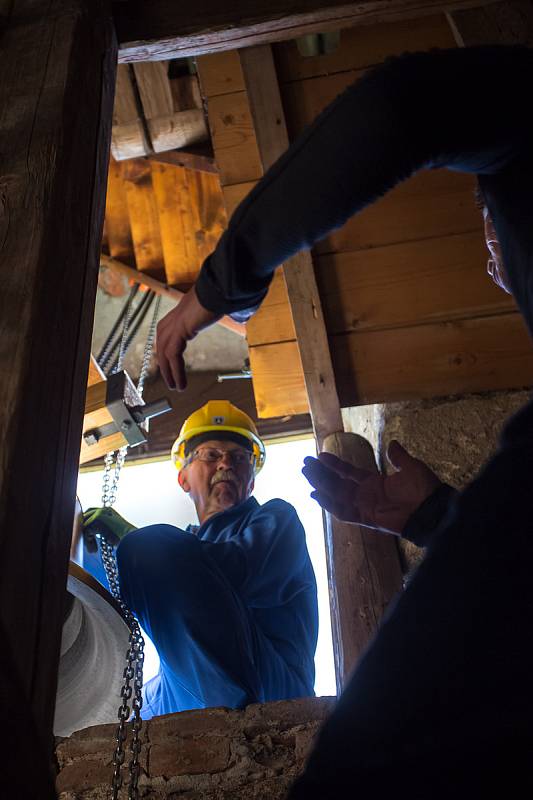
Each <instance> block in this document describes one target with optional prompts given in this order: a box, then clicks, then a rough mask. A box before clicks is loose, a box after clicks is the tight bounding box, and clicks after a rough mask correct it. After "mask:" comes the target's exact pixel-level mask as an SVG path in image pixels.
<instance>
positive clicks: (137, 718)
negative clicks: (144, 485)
mask: <svg viewBox="0 0 533 800" xmlns="http://www.w3.org/2000/svg"><path fill="white" fill-rule="evenodd" d="M131 301H132V295H130V300H129V303H128V308H127V311H126V315H125V318H124V328H123V330H122V339H121V344H120V352H119V357H118V362H117V366H116V369H115V372H117V371H118V370H120V369H122V362H123V360H124V352H125V342H126V339H127V334H128V327H129V322H130V319H131V310H132V302H131ZM160 304H161V297H160V296H158V297H157V299H156V304H155V309H154V314H153V316H152V322H151V323H150V329H149V331H148V336H147V338H146V344H145V347H144V354H143V361H142V366H141V371H140V374H139V382H138V385H137V391H138V393H139V395H140V396H141V397H142V395H143V390H144V382H145V380H146V376H147V374H148V368H149V365H150V358H151V355H152V349H153V345H154V339H155V331H156V325H157V317H158V314H159V306H160ZM127 451H128V447H127V445H126V446H125V447H121V448H120V450H117V451H116V453H114V452H113V453H108V454H107V455H106V457H105V459H104V476H103V481H102V506H103V507H104V508H111V507H112V506H113V505H114V503H115V500H116V497H117V491H118V482H119V478H120V473H121V470H122V467H123V466H124V461H125V459H126V453H127ZM98 540H99V544H100V553H101V557H102V564H103V566H104V570H105V574H106V578H107V582H108V584H109V588H110V590H111V594H112V595H113V597H114V598H115V599H116V601H117V602H118V604H119V606H120V610H121V612H122V616H123V618H124V620H125V621H126V624H127V625H128V628H129V630H130V636H129V647H128V650H127V653H126V666H125V668H124V672H123V678H124V683H123V685H122V688H121V690H120V697H121V698H122V702H121V704H120V706H119V709H118V720H119V723H118V726H117V730H116V733H115V742H116V745H115V750H114V753H113V778H112V782H111V790H112V791H111V798H112V800H118V796H119V792H120V789H121V787H122V783H123V776H122V766H123V764H124V761H125V757H126V756H125V743H126V739H127V735H128V734H127V722H128V720H129V719H130V716H131V713H132V712H133V719H132V723H131V731H132V733H131V745H130V752H131V759H130V763H129V774H130V779H129V786H128V800H138V797H139V787H138V784H139V776H140V772H141V765H140V754H141V749H142V741H141V730H142V719H141V708H142V704H143V697H142V686H143V667H144V639H143V635H142V633H141V628H140V625H139V623H138V622H137V620H136V619H135V617H134V615H133V614H132V612H131V611H130V610H129V608H128V607H127V605H126V604H125V602H124V600H123V599H122V596H121V593H120V583H119V577H118V569H117V560H116V556H115V550H114V548H113V546H112V545H111V544H110V543H109V542H108V541H107V539H106V538H105V537H104V536H102V535H99V536H98ZM132 682H133V683H132ZM130 702H131V706H130Z"/></svg>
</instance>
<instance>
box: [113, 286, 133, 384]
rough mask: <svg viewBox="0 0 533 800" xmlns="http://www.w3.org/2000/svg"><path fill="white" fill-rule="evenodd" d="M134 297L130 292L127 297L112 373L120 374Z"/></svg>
mask: <svg viewBox="0 0 533 800" xmlns="http://www.w3.org/2000/svg"><path fill="white" fill-rule="evenodd" d="M134 296H135V292H134V291H133V290H132V291H131V292H130V296H129V297H128V306H127V308H126V314H125V316H124V326H123V328H122V337H121V339H120V349H119V351H118V359H117V364H116V366H115V369H114V370H113V373H115V372H120V370H121V369H122V363H123V361H124V356H125V355H126V341H127V339H128V330H129V327H130V321H131V313H132V310H133V298H134Z"/></svg>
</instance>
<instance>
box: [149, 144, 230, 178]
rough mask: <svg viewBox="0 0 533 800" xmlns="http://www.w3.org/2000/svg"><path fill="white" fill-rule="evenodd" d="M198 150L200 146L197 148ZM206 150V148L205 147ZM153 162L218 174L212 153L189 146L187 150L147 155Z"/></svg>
mask: <svg viewBox="0 0 533 800" xmlns="http://www.w3.org/2000/svg"><path fill="white" fill-rule="evenodd" d="M198 149H199V150H200V148H198ZM206 150H207V148H206ZM149 159H150V161H151V162H152V163H153V164H171V165H172V166H174V167H184V168H185V169H193V170H194V171H195V172H209V173H210V174H212V175H218V167H217V165H216V163H215V158H214V156H213V155H212V154H210V155H207V154H206V155H204V154H203V153H202V152H196V151H195V150H192V149H191V148H187V150H168V151H167V152H166V153H154V154H153V155H151V156H149Z"/></svg>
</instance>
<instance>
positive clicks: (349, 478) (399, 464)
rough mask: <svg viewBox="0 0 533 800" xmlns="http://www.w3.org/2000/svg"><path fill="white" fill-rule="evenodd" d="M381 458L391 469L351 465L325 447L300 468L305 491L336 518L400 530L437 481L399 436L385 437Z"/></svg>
mask: <svg viewBox="0 0 533 800" xmlns="http://www.w3.org/2000/svg"><path fill="white" fill-rule="evenodd" d="M387 458H388V460H389V461H390V463H391V464H392V466H393V467H395V468H396V470H397V471H396V472H394V473H393V474H392V475H379V474H377V473H375V472H368V471H367V470H364V469H357V468H356V467H353V466H352V465H351V464H348V463H347V462H346V461H342V459H340V458H337V456H334V455H332V454H331V453H320V455H319V457H318V459H316V458H311V457H308V458H306V459H305V461H304V463H305V466H304V468H303V470H302V472H303V474H304V475H305V477H306V478H307V480H308V481H309V483H310V484H311V485H312V486H314V488H315V491H314V492H312V494H311V497H313V498H314V499H315V500H316V501H317V502H318V503H319V504H320V505H321V506H322V508H324V509H325V510H326V511H329V512H330V513H331V514H333V516H334V517H336V518H337V519H339V520H341V521H342V522H353V523H357V524H358V525H363V526H364V527H366V528H372V529H373V530H376V531H381V532H383V533H394V534H396V535H397V536H401V534H402V531H403V529H404V527H405V525H406V523H407V520H408V519H409V517H410V516H411V514H412V513H413V512H414V511H416V509H417V508H418V507H419V506H420V505H421V504H422V503H423V502H424V500H426V498H427V497H429V495H430V494H432V493H433V492H434V491H435V489H437V488H438V486H440V484H441V481H440V480H439V479H438V478H437V476H436V475H435V473H434V472H432V471H431V470H430V468H429V467H427V466H426V465H425V464H424V462H423V461H419V460H418V459H417V458H413V457H412V456H411V455H409V453H408V452H407V450H405V449H404V448H403V447H402V446H401V444H400V443H399V442H396V441H392V442H391V443H390V445H389V447H388V450H387Z"/></svg>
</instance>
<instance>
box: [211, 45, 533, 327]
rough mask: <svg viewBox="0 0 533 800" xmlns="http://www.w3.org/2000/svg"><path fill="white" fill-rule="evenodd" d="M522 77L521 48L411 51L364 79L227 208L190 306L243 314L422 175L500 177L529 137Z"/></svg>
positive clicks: (526, 69) (531, 61) (531, 70)
mask: <svg viewBox="0 0 533 800" xmlns="http://www.w3.org/2000/svg"><path fill="white" fill-rule="evenodd" d="M532 81H533V51H531V50H528V49H526V48H520V47H505V46H500V47H480V48H471V49H457V50H442V51H433V52H430V53H415V54H410V55H406V56H402V57H400V58H396V59H390V60H389V61H387V62H386V63H385V64H384V65H382V66H380V67H378V68H377V69H374V70H372V71H369V72H368V73H367V74H366V75H365V76H363V78H362V79H361V80H360V81H358V82H357V83H355V84H354V85H353V86H351V87H350V88H348V89H347V90H346V91H345V92H344V93H343V94H342V95H340V96H339V97H338V98H337V99H336V100H335V101H334V102H333V103H332V104H331V105H330V106H328V108H326V109H325V111H324V112H323V113H322V114H321V115H320V116H319V117H318V118H317V119H316V120H315V122H314V123H313V124H312V125H311V126H310V127H309V128H308V129H307V130H306V132H305V133H304V134H303V135H302V136H301V137H299V138H298V139H297V140H296V141H295V142H294V143H293V144H292V146H291V147H290V148H289V150H288V151H287V152H286V153H285V154H284V155H283V156H282V157H281V158H280V159H279V160H278V161H277V162H276V163H275V164H274V165H273V166H272V167H271V169H270V170H269V171H268V172H267V173H266V175H265V176H264V177H263V178H262V180H261V181H259V183H258V184H257V185H256V187H255V188H254V190H253V191H252V192H251V193H250V194H249V195H248V197H247V198H246V199H245V200H244V201H243V202H242V203H241V204H240V206H239V207H238V208H237V209H236V211H235V212H234V214H233V216H232V218H231V220H230V223H229V226H228V229H227V230H226V232H225V233H224V235H223V236H222V238H221V239H220V241H219V244H218V246H217V247H216V249H215V251H214V252H213V253H212V254H211V256H209V258H208V259H207V260H206V261H205V263H204V265H203V267H202V270H201V273H200V275H199V278H198V281H197V284H196V291H197V293H198V297H199V299H200V302H201V303H202V305H203V306H204V307H206V308H208V309H210V310H211V311H215V312H217V313H220V314H234V316H236V317H238V318H239V319H245V318H247V317H249V316H250V315H251V314H252V313H253V311H255V310H256V309H257V307H258V306H259V304H260V303H261V301H262V300H263V298H264V296H265V294H266V292H267V290H268V286H269V283H270V281H271V279H272V275H273V271H274V269H275V267H276V266H278V265H279V264H280V263H282V262H283V261H285V260H286V259H287V258H289V257H290V256H292V255H294V254H295V253H296V252H298V251H299V250H301V249H304V248H309V247H311V245H312V244H313V243H314V242H316V241H317V240H318V239H320V238H322V237H323V236H325V235H326V234H327V233H328V232H329V231H331V230H333V229H335V228H338V227H340V226H341V225H343V224H344V222H345V221H346V220H347V219H348V218H349V217H350V216H352V215H353V214H355V213H356V212H357V211H360V210H361V209H362V208H364V207H365V206H366V205H368V204H369V203H371V202H373V201H374V200H375V199H377V198H378V197H379V196H381V195H382V194H384V193H385V192H387V191H388V190H389V189H391V188H392V187H393V186H395V185H396V184H397V183H399V182H400V181H402V180H405V179H406V178H408V177H409V176H410V175H412V174H413V173H414V172H416V171H417V170H419V169H421V168H423V167H449V168H451V169H458V170H464V171H469V172H473V173H476V174H480V175H492V174H496V173H497V172H498V171H499V170H502V169H503V168H504V167H506V165H507V164H509V163H510V162H511V161H513V159H514V158H515V156H516V154H517V153H519V152H521V151H522V150H523V149H524V147H526V148H527V142H528V139H530V137H531V121H530V119H529V104H528V102H527V101H526V93H527V91H528V88H527V87H529V86H530V85H531V83H532ZM489 208H490V206H489ZM495 222H496V220H495ZM497 230H498V227H497ZM498 232H499V231H498Z"/></svg>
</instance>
